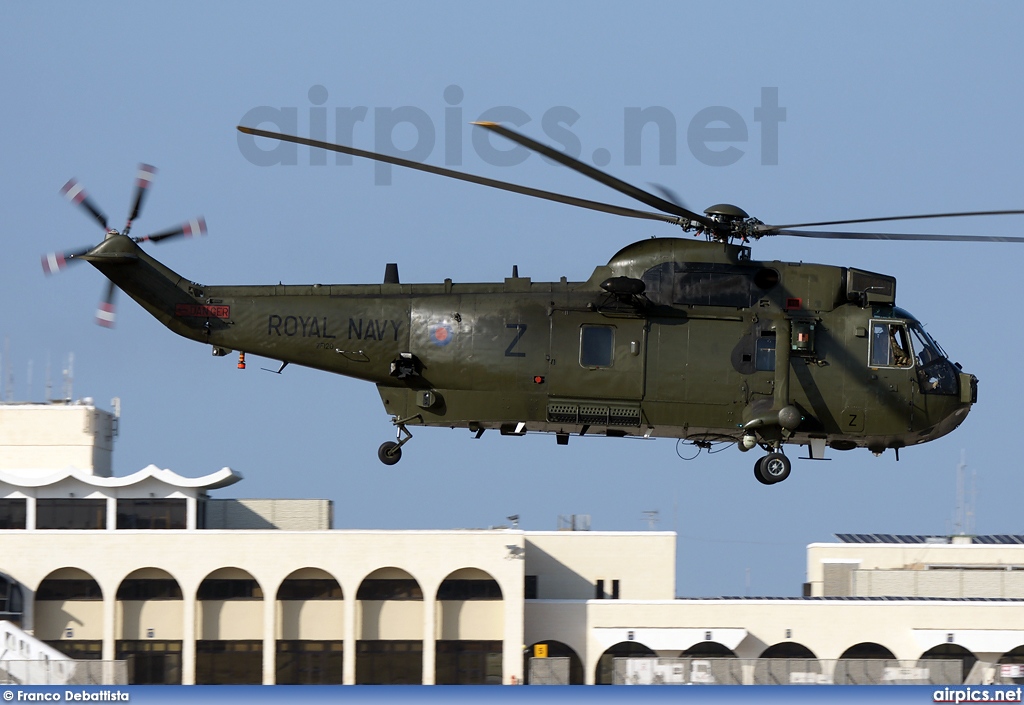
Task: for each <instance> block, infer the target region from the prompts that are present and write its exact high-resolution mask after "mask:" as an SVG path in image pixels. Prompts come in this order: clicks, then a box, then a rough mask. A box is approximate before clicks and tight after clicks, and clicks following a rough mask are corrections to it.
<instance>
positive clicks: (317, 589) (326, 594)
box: [277, 578, 343, 600]
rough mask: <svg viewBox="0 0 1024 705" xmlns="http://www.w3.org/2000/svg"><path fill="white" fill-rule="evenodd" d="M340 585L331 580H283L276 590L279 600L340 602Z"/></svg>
mask: <svg viewBox="0 0 1024 705" xmlns="http://www.w3.org/2000/svg"><path fill="white" fill-rule="evenodd" d="M342 597H343V596H342V594H341V585H338V581H337V580H334V579H332V578H312V579H305V580H285V581H284V582H283V583H281V587H280V588H278V590H277V599H279V600H340V599H342Z"/></svg>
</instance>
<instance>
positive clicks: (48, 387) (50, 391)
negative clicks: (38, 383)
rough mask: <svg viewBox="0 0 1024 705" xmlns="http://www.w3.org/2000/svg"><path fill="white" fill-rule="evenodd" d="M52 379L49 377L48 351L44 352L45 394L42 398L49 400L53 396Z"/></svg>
mask: <svg viewBox="0 0 1024 705" xmlns="http://www.w3.org/2000/svg"><path fill="white" fill-rule="evenodd" d="M52 394H53V379H52V378H51V377H50V353H49V352H47V353H46V396H45V397H43V399H44V400H46V401H50V400H51V399H52V398H53V397H52V396H51V395H52Z"/></svg>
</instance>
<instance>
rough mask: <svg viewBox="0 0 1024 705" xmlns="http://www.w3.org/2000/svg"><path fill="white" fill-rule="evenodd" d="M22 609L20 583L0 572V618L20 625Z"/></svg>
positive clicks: (23, 602) (23, 601) (23, 603)
mask: <svg viewBox="0 0 1024 705" xmlns="http://www.w3.org/2000/svg"><path fill="white" fill-rule="evenodd" d="M0 528H2V526H0ZM24 610H25V600H24V595H23V594H22V592H21V585H19V584H18V581H17V580H15V579H14V578H12V577H10V576H8V575H4V574H3V573H0V619H2V620H4V621H7V622H11V623H12V624H14V625H16V626H18V627H20V626H21V618H22V614H23V612H24Z"/></svg>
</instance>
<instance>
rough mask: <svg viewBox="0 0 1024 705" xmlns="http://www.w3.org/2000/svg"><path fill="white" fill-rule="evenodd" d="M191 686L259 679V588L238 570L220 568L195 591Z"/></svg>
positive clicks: (261, 636) (261, 647)
mask: <svg viewBox="0 0 1024 705" xmlns="http://www.w3.org/2000/svg"><path fill="white" fill-rule="evenodd" d="M196 600H197V601H198V604H197V605H196V621H197V624H196V635H197V637H198V638H197V639H196V684H197V685H210V684H215V683H217V684H225V685H259V684H260V683H262V682H263V588H262V587H261V586H260V584H259V583H258V582H257V581H256V579H255V578H253V576H252V575H251V574H249V573H248V572H247V571H245V570H242V569H241V568H219V569H217V570H215V571H213V572H212V573H210V574H209V575H208V576H206V579H205V580H203V582H202V583H200V584H199V590H198V592H197V593H196Z"/></svg>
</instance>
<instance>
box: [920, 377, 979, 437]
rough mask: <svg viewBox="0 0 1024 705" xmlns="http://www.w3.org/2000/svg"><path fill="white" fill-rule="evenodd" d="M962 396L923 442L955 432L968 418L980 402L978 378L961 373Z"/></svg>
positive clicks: (927, 433) (928, 432) (929, 431)
mask: <svg viewBox="0 0 1024 705" xmlns="http://www.w3.org/2000/svg"><path fill="white" fill-rule="evenodd" d="M959 377H960V380H959V381H960V396H959V399H957V400H956V401H955V402H954V403H953V404H952V405H951V407H950V408H949V412H948V413H947V414H946V415H945V416H944V417H943V418H942V420H940V421H939V422H938V423H937V424H935V426H933V427H932V428H931V429H929V430H928V431H927V432H926V435H927V438H925V439H922V440H934V439H936V438H940V437H942V436H945V435H946V434H947V433H950V432H951V431H954V430H955V429H956V428H957V427H958V426H960V424H962V423H963V422H964V419H966V418H967V414H969V413H970V411H971V406H973V405H974V404H975V403H976V402H977V401H978V378H977V377H975V376H974V375H972V374H971V373H969V372H963V371H961V372H960V373H959Z"/></svg>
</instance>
